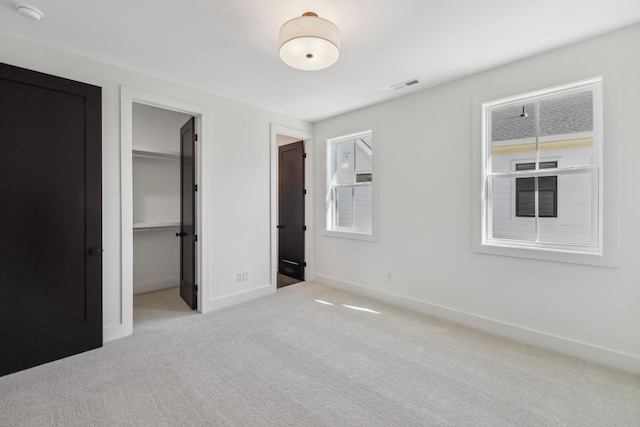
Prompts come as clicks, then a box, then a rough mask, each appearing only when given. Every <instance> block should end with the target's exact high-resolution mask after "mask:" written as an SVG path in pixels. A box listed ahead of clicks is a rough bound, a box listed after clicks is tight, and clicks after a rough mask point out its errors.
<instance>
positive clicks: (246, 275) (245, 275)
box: [242, 270, 249, 280]
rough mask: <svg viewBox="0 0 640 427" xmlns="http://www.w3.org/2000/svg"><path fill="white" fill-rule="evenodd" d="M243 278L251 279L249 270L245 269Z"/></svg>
mask: <svg viewBox="0 0 640 427" xmlns="http://www.w3.org/2000/svg"><path fill="white" fill-rule="evenodd" d="M242 280H249V270H244V271H243V272H242Z"/></svg>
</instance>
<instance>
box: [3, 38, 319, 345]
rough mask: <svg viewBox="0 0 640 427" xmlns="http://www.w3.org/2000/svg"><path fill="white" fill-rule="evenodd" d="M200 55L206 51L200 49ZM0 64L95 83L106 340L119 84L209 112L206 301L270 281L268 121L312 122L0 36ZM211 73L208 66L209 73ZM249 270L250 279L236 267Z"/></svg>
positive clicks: (116, 294)
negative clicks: (99, 93)
mask: <svg viewBox="0 0 640 427" xmlns="http://www.w3.org/2000/svg"><path fill="white" fill-rule="evenodd" d="M203 54H207V53H206V52H203ZM0 58H1V60H2V62H4V63H7V64H11V65H16V66H19V67H24V68H28V69H32V70H36V71H40V72H44V73H48V74H53V75H56V76H61V77H65V78H69V79H73V80H78V81H82V82H86V83H90V84H94V85H97V86H101V87H102V146H103V148H102V155H103V161H102V165H103V246H104V249H105V251H104V256H103V269H104V273H103V308H104V327H105V338H106V339H113V338H117V337H119V336H121V333H120V331H121V330H122V329H121V326H122V322H123V320H122V315H121V313H122V306H121V301H122V291H121V289H122V287H121V270H120V256H121V255H120V210H121V205H120V203H121V200H120V86H127V87H131V88H135V89H139V90H143V91H147V92H151V93H156V94H159V95H161V96H164V97H167V98H172V99H177V100H182V101H184V102H189V103H192V104H198V105H202V106H205V107H206V108H208V109H209V111H210V113H211V123H212V124H211V129H210V130H209V135H210V136H211V138H210V141H209V143H210V144H211V145H212V147H211V150H209V153H211V155H210V157H209V158H206V159H202V160H203V165H204V166H203V167H206V168H210V176H211V179H210V180H209V181H210V182H203V183H202V187H201V188H200V190H201V191H207V192H209V195H210V198H211V200H212V206H211V218H203V221H210V224H211V235H212V241H211V242H209V243H210V248H211V253H212V256H211V259H208V260H205V261H204V262H208V263H209V268H210V272H211V278H210V282H209V283H204V284H201V286H208V287H209V295H210V300H211V301H212V303H211V304H210V305H211V306H214V307H220V306H224V305H225V304H229V303H231V302H234V301H238V300H240V299H242V298H245V297H250V296H252V295H258V294H259V293H260V292H263V291H262V290H263V289H271V288H273V290H275V284H273V286H272V284H271V277H270V273H271V268H270V267H271V265H270V264H271V261H270V256H271V254H270V135H271V134H270V126H271V123H277V124H280V125H283V126H288V127H291V128H295V129H302V130H305V131H308V132H310V131H311V125H310V124H308V123H306V122H303V121H300V120H296V119H292V118H289V117H286V116H282V115H279V114H276V113H273V112H270V111H266V110H263V109H259V108H256V107H252V106H249V105H247V104H243V103H240V102H236V101H233V100H230V99H227V98H222V97H219V96H216V95H212V94H209V93H206V92H203V91H200V90H196V89H193V88H189V87H186V86H183V85H179V84H176V83H172V82H168V81H166V80H162V79H158V78H155V77H153V76H149V75H144V74H141V73H137V72H134V71H130V70H126V69H123V68H120V67H116V66H112V65H109V64H106V63H103V62H99V61H95V60H92V59H88V58H83V57H80V56H77V55H73V54H70V53H65V52H62V51H59V50H55V49H51V48H48V47H44V46H40V45H36V44H33V43H29V42H27V41H24V40H20V39H16V38H12V37H8V36H6V35H0ZM212 73H213V74H212V76H213V77H214V78H215V70H213V71H212ZM240 270H250V272H251V274H250V280H248V281H243V282H236V280H235V279H236V277H235V273H236V271H240Z"/></svg>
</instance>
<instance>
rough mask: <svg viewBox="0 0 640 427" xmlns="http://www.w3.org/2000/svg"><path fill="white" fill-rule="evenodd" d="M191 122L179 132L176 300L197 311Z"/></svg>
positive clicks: (192, 129) (192, 134)
mask: <svg viewBox="0 0 640 427" xmlns="http://www.w3.org/2000/svg"><path fill="white" fill-rule="evenodd" d="M196 139H197V136H196V133H195V119H194V118H193V117H192V118H190V119H189V120H188V121H187V123H185V124H184V126H182V128H180V153H181V154H180V232H179V233H177V234H176V236H178V237H180V297H182V299H183V300H184V301H185V302H186V303H187V304H188V305H189V307H191V308H192V309H194V310H195V309H196V308H197V307H198V299H197V290H198V286H197V284H196V242H197V241H198V236H197V235H196V197H195V192H196V190H197V188H196V184H195V166H194V165H195V142H196Z"/></svg>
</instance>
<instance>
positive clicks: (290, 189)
mask: <svg viewBox="0 0 640 427" xmlns="http://www.w3.org/2000/svg"><path fill="white" fill-rule="evenodd" d="M278 198H279V201H278V272H279V273H281V274H284V275H285V276H289V277H292V278H294V279H298V280H304V267H305V262H304V235H305V231H306V226H305V224H304V199H305V189H304V144H303V142H302V141H299V142H294V143H293V144H287V145H283V146H281V147H278Z"/></svg>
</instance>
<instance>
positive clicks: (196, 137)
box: [193, 133, 198, 142]
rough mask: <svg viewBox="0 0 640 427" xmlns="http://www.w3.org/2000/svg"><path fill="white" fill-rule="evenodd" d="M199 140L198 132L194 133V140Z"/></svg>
mask: <svg viewBox="0 0 640 427" xmlns="http://www.w3.org/2000/svg"><path fill="white" fill-rule="evenodd" d="M197 140H198V134H197V133H194V134H193V142H196V141H197Z"/></svg>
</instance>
